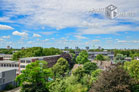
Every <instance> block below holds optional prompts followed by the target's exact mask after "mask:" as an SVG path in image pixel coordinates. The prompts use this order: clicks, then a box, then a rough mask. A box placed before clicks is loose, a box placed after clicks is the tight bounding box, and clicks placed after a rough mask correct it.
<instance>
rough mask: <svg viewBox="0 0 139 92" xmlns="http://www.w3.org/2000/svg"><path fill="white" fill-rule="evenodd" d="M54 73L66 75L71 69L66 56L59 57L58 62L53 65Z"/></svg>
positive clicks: (58, 75) (57, 75)
mask: <svg viewBox="0 0 139 92" xmlns="http://www.w3.org/2000/svg"><path fill="white" fill-rule="evenodd" d="M52 70H53V72H54V75H55V76H56V77H60V76H64V75H65V73H66V72H68V70H69V63H68V61H67V60H66V59H64V58H59V59H58V61H57V63H56V64H55V65H54V66H53V67H52Z"/></svg>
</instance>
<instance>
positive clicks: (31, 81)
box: [16, 61, 53, 92]
mask: <svg viewBox="0 0 139 92" xmlns="http://www.w3.org/2000/svg"><path fill="white" fill-rule="evenodd" d="M52 75H53V74H52V71H51V69H49V68H47V63H46V62H45V61H36V62H32V63H31V64H29V65H27V66H26V69H25V70H23V71H22V73H21V74H20V75H18V76H17V78H16V81H17V82H18V83H19V84H20V86H21V87H22V92H49V91H48V89H47V87H46V84H47V82H48V78H49V77H52Z"/></svg>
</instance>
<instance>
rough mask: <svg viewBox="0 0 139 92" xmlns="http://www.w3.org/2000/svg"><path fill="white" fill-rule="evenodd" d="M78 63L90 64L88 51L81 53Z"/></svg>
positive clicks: (77, 59)
mask: <svg viewBox="0 0 139 92" xmlns="http://www.w3.org/2000/svg"><path fill="white" fill-rule="evenodd" d="M76 62H77V63H78V64H84V63H85V62H89V60H88V53H87V51H85V50H83V51H81V52H80V54H79V55H78V56H77V58H76Z"/></svg>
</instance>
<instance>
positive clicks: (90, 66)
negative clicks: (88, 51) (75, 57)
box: [83, 62, 98, 74]
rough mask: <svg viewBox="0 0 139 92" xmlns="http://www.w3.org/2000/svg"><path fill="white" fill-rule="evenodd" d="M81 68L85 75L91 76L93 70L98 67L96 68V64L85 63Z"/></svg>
mask: <svg viewBox="0 0 139 92" xmlns="http://www.w3.org/2000/svg"><path fill="white" fill-rule="evenodd" d="M83 68H84V70H85V73H87V74H91V72H92V71H94V70H96V69H97V68H98V67H97V64H96V63H92V62H86V63H85V64H84V65H83Z"/></svg>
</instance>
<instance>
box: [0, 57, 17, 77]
mask: <svg viewBox="0 0 139 92" xmlns="http://www.w3.org/2000/svg"><path fill="white" fill-rule="evenodd" d="M0 68H9V69H16V74H17V75H18V74H19V62H17V61H10V60H0Z"/></svg>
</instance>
